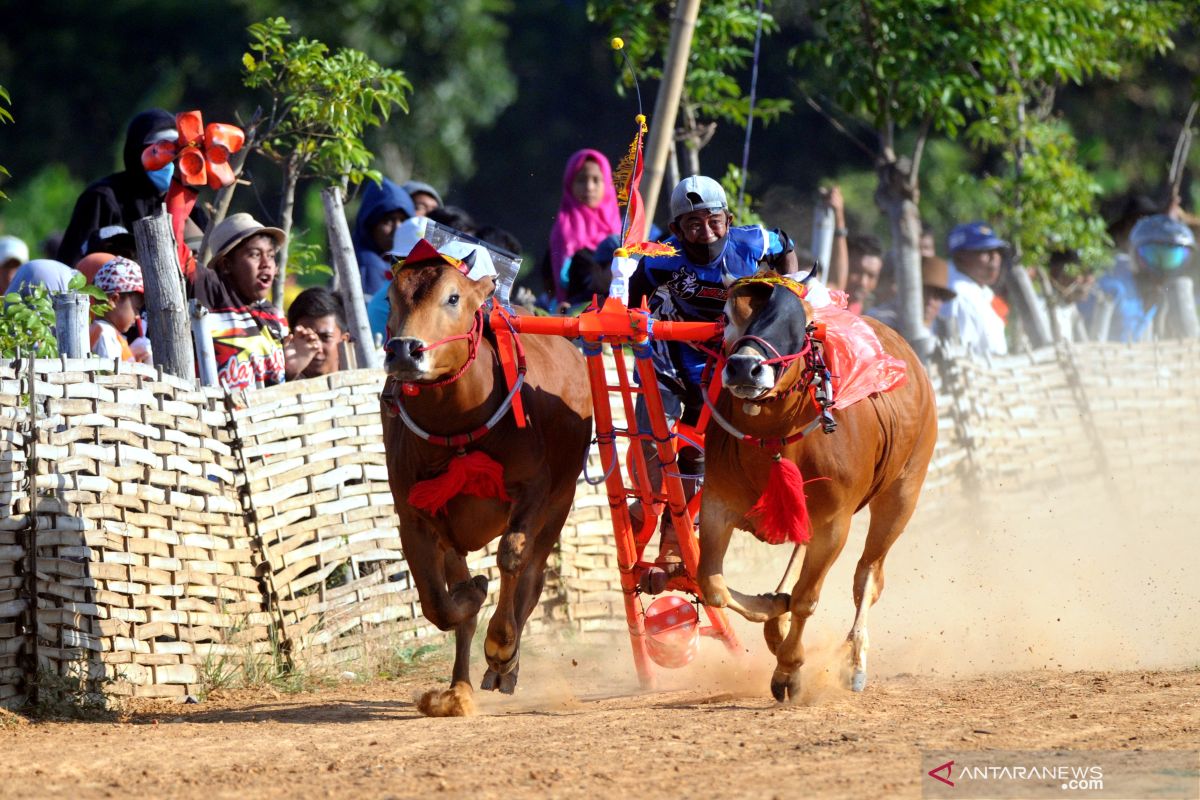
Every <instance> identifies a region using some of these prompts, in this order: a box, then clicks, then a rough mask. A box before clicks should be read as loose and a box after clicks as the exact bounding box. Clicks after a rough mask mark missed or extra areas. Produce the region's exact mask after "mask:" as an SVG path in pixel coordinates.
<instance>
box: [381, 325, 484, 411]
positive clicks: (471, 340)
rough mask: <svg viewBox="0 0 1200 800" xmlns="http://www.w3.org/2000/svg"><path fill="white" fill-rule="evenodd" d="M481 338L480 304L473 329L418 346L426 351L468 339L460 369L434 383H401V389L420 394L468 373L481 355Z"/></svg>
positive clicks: (419, 349)
mask: <svg viewBox="0 0 1200 800" xmlns="http://www.w3.org/2000/svg"><path fill="white" fill-rule="evenodd" d="M481 338H483V307H482V306H480V307H479V309H478V310H476V312H475V322H474V323H472V325H471V330H469V331H467V332H466V333H458V334H455V335H454V336H447V337H446V338H445V339H438V340H437V341H436V342H434V343H433V344H427V345H425V346H424V347H421V348H418V349H417V351H416V352H418V353H426V352H428V351H430V350H432V349H433V348H435V347H441V346H442V345H444V344H449V343H450V342H455V341H458V340H459V339H466V340H467V360H466V361H464V362H463V365H462V366H461V367H459V368H458V371H457V372H455V373H454V374H453V375H451V376H450V377H448V378H442V379H441V380H437V381H433V382H432V383H402V384H401V385H400V389H401V391H403V392H404V393H405V394H406V395H409V396H410V397H411V396H414V395H417V394H420V392H421V390H422V389H433V388H436V387H438V386H447V385H449V384H451V383H454V382H455V381H456V380H458V379H459V378H461V377H462V376H463V375H465V374H466V372H467V370H468V369H470V367H471V364H473V363H475V357H476V356H477V355H479V340H480V339H481Z"/></svg>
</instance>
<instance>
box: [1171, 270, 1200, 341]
mask: <svg viewBox="0 0 1200 800" xmlns="http://www.w3.org/2000/svg"><path fill="white" fill-rule="evenodd" d="M1192 287H1193V283H1192V278H1191V276H1190V275H1180V276H1177V277H1174V278H1171V279H1170V280H1169V281H1167V286H1166V300H1167V302H1166V308H1165V309H1164V310H1165V311H1166V312H1167V326H1168V333H1167V338H1170V339H1195V338H1196V337H1198V336H1200V322H1198V321H1197V319H1196V293H1195V290H1194V289H1193V288H1192Z"/></svg>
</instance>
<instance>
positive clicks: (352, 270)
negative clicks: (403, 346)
mask: <svg viewBox="0 0 1200 800" xmlns="http://www.w3.org/2000/svg"><path fill="white" fill-rule="evenodd" d="M321 203H322V204H323V205H324V206H325V226H326V230H327V231H328V234H329V255H330V257H331V258H332V259H333V269H334V271H335V272H336V273H337V275H338V279H339V283H338V285H339V287H341V294H342V298H343V299H344V300H345V301H346V302H345V305H346V315H347V317H348V318H349V319H348V320H347V322H348V323H349V324H350V335H351V336H353V337H354V353H355V356H356V361H357V362H358V365H359V366H360V367H367V368H370V369H374V368H376V367H378V366H379V357H378V351H377V350H376V349H375V342H374V340H373V338H372V337H371V325H370V323H368V321H367V304H366V302H364V301H363V293H362V278H361V277H360V276H359V274H358V259H357V258H355V256H354V244H353V243H352V242H351V240H350V226H349V225H348V224H347V223H346V209H345V208H344V207H343V205H342V190H341V189H340V188H338V187H337V186H327V187H326V188H324V189H322V190H321ZM383 291H386V289H384V290H383Z"/></svg>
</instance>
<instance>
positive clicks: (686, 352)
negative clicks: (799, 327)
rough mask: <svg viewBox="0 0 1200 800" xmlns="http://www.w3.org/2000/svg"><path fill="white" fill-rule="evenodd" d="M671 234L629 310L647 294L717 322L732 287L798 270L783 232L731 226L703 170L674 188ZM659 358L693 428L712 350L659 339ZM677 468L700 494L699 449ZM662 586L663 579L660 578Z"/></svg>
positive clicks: (649, 459) (649, 261)
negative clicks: (763, 272)
mask: <svg viewBox="0 0 1200 800" xmlns="http://www.w3.org/2000/svg"><path fill="white" fill-rule="evenodd" d="M671 219H672V221H671V224H670V226H669V227H670V230H671V234H672V235H671V236H670V237H669V238H668V239H667V240H666V243H667V244H669V245H672V246H674V247H675V249H676V250H677V251H678V252H677V254H676V255H671V256H655V257H651V256H647V257H646V258H643V259H642V261H641V263H640V264H639V265H638V268H637V271H636V272H634V274H633V276H632V278H630V286H629V307H630V308H636V307H638V306H639V305H641V302H642V300H643V299H645V300H646V301H647V303H648V305H649V308H650V313H651V314H652V315H653V316H654V317H655V318H656V319H667V320H674V321H686V322H714V321H717V320H719V319H720V318H721V316H722V314H723V313H724V310H725V299H726V295H727V294H728V290H727V288H726V287H728V286H729V285H730V284H731V283H733V282H734V281H735V280H737V279H738V278H744V277H747V276H749V275H753V274H754V273H755V272H757V271H758V270H759V268H760V267H761V266H764V265H765V266H769V267H770V268H771V269H774V270H775V271H777V272H779V273H781V274H793V273H796V272H797V271H798V270H799V264H798V262H797V260H796V254H795V249H794V247H793V245H792V240H791V239H790V238H788V235H787V234H786V233H784V232H783V231H782V230H780V229H778V228H776V229H774V230H769V231H768V230H766V229H764V228H763V227H762V226H761V225H745V226H740V227H731V226H730V222H731V220H732V215H731V214H730V212H729V202H728V201H727V200H726V198H725V190H724V189H723V188H721V184H720V183H718V182H717V181H715V180H713V179H712V178H708V177H705V176H703V175H692V176H690V177H688V178H684V179H683V180H682V181H680V183H679V185H678V186H676V187H675V190H674V191H673V192H671ZM653 359H654V366H655V371H656V372H657V373H658V385H659V389H660V391H661V394H662V401H663V408H664V410H665V411H666V414H667V424H668V426H670V425H671V424H673V423H674V422H675V421H676V420H682V421H683V422H684V423H686V424H688V425H694V424H695V423H696V421H697V419H698V418H699V415H700V409H701V408H702V407H703V398H702V394H701V393H702V392H703V391H704V387H702V386H701V385H700V381H701V374H702V373H703V371H704V365H705V362H706V360H707V355H706V354H705V353H704V352H703V351H701V350H698V349H696V348H695V347H692V346H691V345H690V344H687V343H683V342H654V351H653ZM637 424H638V430H639V431H643V432H644V431H649V430H650V419H649V415H648V413H647V411H646V405H645V403H644V402H643V400H642V399H641V398H640V397H639V398H638V403H637ZM642 450H643V452H644V453H645V455H646V463H647V467H648V471H649V472H650V475H649V476H648V477H649V478H650V483H651V485H652V486H657V485H658V483H659V482H660V480H661V469H660V467H659V465H658V457H657V450H656V448H655V447H654V445H653V443H652V442H649V441H646V440H643V441H642ZM679 472H680V474H682V475H688V476H696V477H695V479H693V480H684V489H685V491H686V492H687V495H688V497H689V499H690V498H691V497H692V496H693V495H694V494H695V492H696V489H697V487H698V486H699V483H700V478H701V477H702V476H703V474H704V454H703V453H701V452H699V451H698V450H696V449H695V448H693V447H687V446H685V447H681V448H680V453H679ZM630 515H631V516H632V517H633V518H634V526H635V528H640V527H641V521H642V519H644V517H643V515H642V510H641V508H640V506H639V505H638V504H637V503H634V504H633V506H631V507H630ZM658 563H659V565H660V566H662V567H663V568H664V570H665V571H666V572H668V573H669V572H671V571H673V570H677V569H678V568H679V567H678V565H679V564H681V563H682V560H681V558H680V555H679V543H678V539H677V538H676V536H675V530H674V527H673V525H672V524H671V518H670V515H665V516H663V525H662V539H661V541H660V544H659V556H658ZM659 580H661V581H662V582H663V583H665V580H663V579H661V576H660V578H659Z"/></svg>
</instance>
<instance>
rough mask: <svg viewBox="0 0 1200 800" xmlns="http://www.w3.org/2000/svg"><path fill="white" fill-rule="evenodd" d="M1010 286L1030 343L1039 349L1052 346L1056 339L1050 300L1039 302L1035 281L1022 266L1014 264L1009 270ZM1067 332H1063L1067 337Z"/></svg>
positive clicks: (1014, 304)
mask: <svg viewBox="0 0 1200 800" xmlns="http://www.w3.org/2000/svg"><path fill="white" fill-rule="evenodd" d="M1008 285H1009V288H1011V289H1012V293H1011V298H1010V299H1011V300H1012V301H1013V302H1012V305H1013V307H1014V308H1015V310H1016V312H1017V314H1018V315H1019V316H1020V318H1021V321H1022V322H1023V323H1024V324H1025V332H1026V333H1027V334H1028V335H1029V343H1030V344H1031V345H1032V346H1033V347H1035V348H1037V347H1045V346H1046V345H1048V344H1052V343H1053V342H1054V340H1055V337H1054V335H1053V333H1052V331H1051V326H1052V323H1051V318H1050V315H1049V313H1048V312H1049V308H1050V307H1049V304H1050V302H1051V300H1050V298H1049V297H1047V299H1046V301H1045V304H1043V303H1041V302H1039V301H1038V296H1037V291H1035V290H1034V288H1033V281H1032V280H1031V279H1030V277H1029V273H1028V272H1027V271H1026V269H1025V267H1023V266H1021V265H1020V264H1013V265H1012V266H1011V267H1009V269H1008ZM1066 333H1068V332H1067V331H1062V332H1061V334H1062V335H1065V334H1066Z"/></svg>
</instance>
